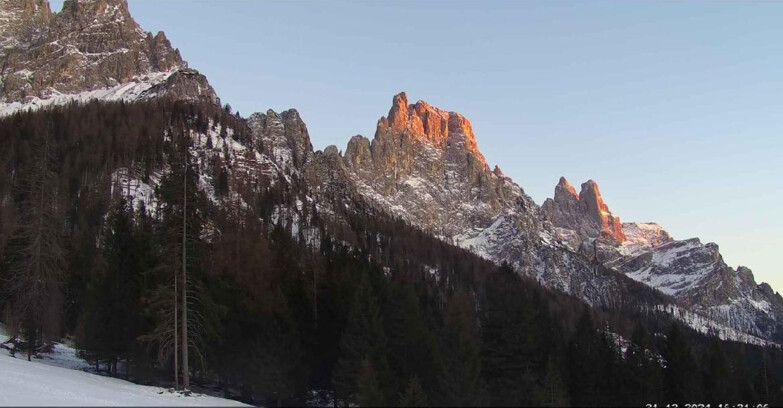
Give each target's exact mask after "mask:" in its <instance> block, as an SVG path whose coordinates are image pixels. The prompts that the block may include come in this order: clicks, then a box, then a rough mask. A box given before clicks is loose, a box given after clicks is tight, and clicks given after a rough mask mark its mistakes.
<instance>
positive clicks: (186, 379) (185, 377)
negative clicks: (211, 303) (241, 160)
mask: <svg viewBox="0 0 783 408" xmlns="http://www.w3.org/2000/svg"><path fill="white" fill-rule="evenodd" d="M183 174H184V175H183V176H182V181H183V188H182V191H183V193H182V387H183V388H184V389H185V390H188V389H190V372H189V368H188V295H187V287H188V284H187V283H188V272H187V263H186V254H187V253H186V250H187V249H186V238H187V211H188V167H187V163H186V164H185V172H184V173H183Z"/></svg>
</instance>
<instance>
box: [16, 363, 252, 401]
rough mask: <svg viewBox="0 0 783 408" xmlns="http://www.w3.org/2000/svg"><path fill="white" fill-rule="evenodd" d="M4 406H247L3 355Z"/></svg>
mask: <svg viewBox="0 0 783 408" xmlns="http://www.w3.org/2000/svg"><path fill="white" fill-rule="evenodd" d="M0 405H5V406H9V405H10V406H148V407H150V406H246V405H244V404H242V403H240V402H237V401H232V400H227V399H222V398H215V397H208V396H202V395H200V396H191V397H183V396H181V395H179V394H174V393H170V392H168V391H167V390H165V389H163V388H160V387H148V386H144V385H137V384H133V383H131V382H128V381H123V380H120V379H117V378H110V377H103V376H100V375H95V374H89V373H85V372H82V371H77V370H69V369H67V368H62V367H55V366H51V365H46V364H42V363H39V362H37V361H32V362H28V361H27V360H22V359H17V358H13V357H11V356H8V355H6V354H5V353H1V354H0Z"/></svg>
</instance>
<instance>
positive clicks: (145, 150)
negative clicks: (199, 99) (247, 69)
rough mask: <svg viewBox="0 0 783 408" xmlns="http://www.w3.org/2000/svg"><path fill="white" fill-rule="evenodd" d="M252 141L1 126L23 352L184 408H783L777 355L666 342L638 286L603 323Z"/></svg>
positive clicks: (137, 123) (671, 330)
mask: <svg viewBox="0 0 783 408" xmlns="http://www.w3.org/2000/svg"><path fill="white" fill-rule="evenodd" d="M251 133H252V132H251V129H250V127H249V125H248V124H247V122H246V121H245V120H244V119H242V118H241V117H240V116H239V115H238V114H234V113H232V112H231V110H230V109H229V108H219V107H217V106H215V105H212V104H194V103H186V102H174V101H170V100H166V99H158V100H154V101H148V102H138V103H123V102H117V103H99V102H92V103H89V104H84V105H78V104H71V105H66V106H60V107H53V108H50V109H46V110H41V111H38V112H34V113H16V114H14V115H12V116H8V117H6V118H3V119H0V143H2V146H3V148H2V150H0V277H1V278H2V280H0V310H2V315H0V316H1V318H0V320H2V321H3V322H4V323H6V325H7V326H8V327H9V329H11V331H12V332H13V333H14V334H15V335H16V338H15V340H14V341H15V342H16V346H17V347H18V348H19V349H20V350H24V351H25V352H27V353H29V355H30V356H31V357H32V356H33V355H35V354H36V353H38V352H40V351H41V350H43V349H45V348H46V345H47V343H48V342H50V341H52V340H57V339H61V338H63V337H66V336H71V337H73V338H74V339H75V342H76V344H77V346H78V347H79V349H80V350H82V352H83V354H84V356H85V357H87V358H88V359H89V360H90V361H93V362H94V363H95V365H96V366H98V367H99V368H100V369H102V370H104V371H105V372H106V373H107V374H109V375H112V376H118V377H124V378H129V379H131V380H133V381H135V382H139V383H143V384H156V385H164V386H167V385H172V384H173V383H174V381H175V379H174V378H175V370H176V369H175V367H180V369H179V371H180V372H179V373H178V375H177V377H183V378H184V377H185V376H184V375H183V369H182V368H181V367H182V364H183V363H184V361H183V359H185V361H186V362H188V363H189V366H186V367H188V368H186V369H184V371H186V372H187V374H188V376H189V377H190V380H191V384H192V385H191V387H193V388H196V387H199V388H201V389H203V390H206V391H209V392H213V393H219V394H222V395H226V396H229V397H233V398H236V399H239V400H242V401H245V402H249V403H256V404H269V405H272V404H286V405H301V404H304V403H305V402H307V401H308V400H309V399H310V398H311V397H312V393H313V391H319V392H324V393H326V394H328V395H329V396H330V398H337V399H339V400H340V401H342V402H351V403H355V404H359V405H361V406H372V405H403V406H423V405H443V406H465V405H492V406H495V405H514V406H519V405H549V406H554V405H577V406H587V405H593V406H603V405H644V404H646V403H654V402H657V403H666V402H678V403H681V404H682V403H695V402H698V403H708V402H710V403H714V404H717V403H727V402H737V401H742V402H743V403H756V402H761V403H769V404H770V405H779V404H783V392H782V391H781V380H782V379H783V353H781V351H780V350H779V349H778V348H773V347H767V348H762V347H759V346H753V345H748V344H741V343H732V342H726V341H721V340H718V339H717V338H716V337H706V336H703V335H701V334H698V333H696V332H694V331H692V330H691V329H688V328H685V327H683V326H681V325H680V324H679V323H674V322H673V321H672V319H671V317H670V316H669V315H667V314H663V313H657V312H654V311H652V310H648V309H646V308H644V307H642V306H643V305H644V304H667V303H669V302H671V299H669V298H667V297H666V296H664V295H662V294H660V293H659V292H656V291H654V290H652V289H649V288H647V287H645V286H643V285H641V284H638V283H636V282H633V281H631V280H630V279H627V278H624V277H621V278H618V279H621V281H623V282H626V283H624V285H626V287H625V290H627V291H628V293H632V296H628V298H629V299H632V301H629V302H626V303H624V304H622V305H620V306H618V307H615V308H611V309H609V308H590V307H588V306H587V305H586V304H585V303H584V302H583V301H581V300H579V299H577V298H576V297H572V296H568V295H565V294H563V293H559V292H554V291H552V290H549V289H546V288H543V287H542V286H541V285H540V284H539V283H538V282H536V281H534V280H532V279H528V278H524V277H520V276H519V274H517V273H515V272H514V270H513V269H512V268H511V267H509V266H507V265H502V266H500V267H498V266H497V265H495V264H494V263H491V262H489V261H487V260H485V259H482V258H479V257H478V256H476V255H474V254H473V253H471V252H469V251H467V250H465V249H461V248H458V247H455V246H452V245H449V244H448V243H446V242H444V241H442V240H438V239H436V238H435V237H433V236H432V235H430V234H427V233H425V232H423V231H421V230H419V229H417V228H414V227H413V226H411V225H410V224H408V223H406V222H404V221H402V220H400V219H398V218H395V217H392V216H390V215H388V214H387V213H386V212H384V211H383V209H382V208H379V207H378V206H376V205H372V204H371V203H367V202H365V201H364V200H362V199H361V197H359V196H357V195H353V194H351V193H350V191H349V190H345V191H343V192H341V193H339V194H338V193H335V192H334V191H315V190H314V189H313V188H312V187H311V186H310V185H309V183H308V181H307V180H308V179H307V178H306V177H304V176H303V175H302V174H300V173H298V172H295V171H294V172H286V171H284V169H283V168H282V167H276V166H274V165H273V163H272V162H274V160H275V158H274V157H272V158H268V157H266V156H264V154H265V153H264V152H266V151H268V149H265V148H264V143H269V141H267V140H265V139H263V138H261V139H256V138H253V137H251ZM265 160H268V161H265ZM270 163H272V164H270ZM131 180H134V182H135V183H136V184H135V185H134V184H133V183H132V182H131ZM142 185H143V186H145V188H139V186H142ZM594 270H595V273H603V274H610V273H615V272H612V271H610V270H607V269H606V268H604V267H603V266H601V265H595V267H594ZM622 279H625V280H622ZM183 300H184V303H183ZM185 304H186V305H187V320H186V321H187V326H183V317H184V316H183V314H182V309H183V306H184V305H185ZM183 333H187V335H188V339H189V341H188V343H189V347H188V348H187V349H186V350H182V349H181V347H180V346H179V345H180V343H181V338H180V337H178V336H181V335H182V334H183ZM183 351H186V353H183ZM0 369H1V368H0Z"/></svg>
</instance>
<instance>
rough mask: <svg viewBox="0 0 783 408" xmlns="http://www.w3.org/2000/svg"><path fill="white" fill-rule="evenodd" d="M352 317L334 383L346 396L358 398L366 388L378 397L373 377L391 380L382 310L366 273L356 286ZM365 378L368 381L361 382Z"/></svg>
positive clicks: (347, 398) (335, 372) (345, 334)
mask: <svg viewBox="0 0 783 408" xmlns="http://www.w3.org/2000/svg"><path fill="white" fill-rule="evenodd" d="M348 319H349V320H348V325H347V327H346V328H345V332H344V333H343V335H342V338H341V340H340V358H339V360H338V361H337V366H336V367H335V370H334V374H333V383H334V385H335V388H336V389H337V391H338V392H339V393H340V395H342V396H343V398H344V399H346V400H352V401H358V399H359V397H360V393H362V392H363V393H364V394H366V395H365V397H366V396H367V395H371V396H373V398H374V396H375V392H374V387H373V386H372V384H373V382H372V381H370V380H371V379H372V378H375V379H376V380H377V381H381V382H382V383H388V375H387V373H388V363H387V361H386V354H385V349H386V336H385V334H384V332H383V326H382V323H381V320H380V310H379V308H378V305H377V303H376V302H375V299H374V297H373V294H372V287H371V286H370V283H369V277H368V276H367V275H366V274H363V275H362V276H361V280H360V283H359V285H358V287H357V288H356V293H355V297H354V300H353V306H352V307H351V312H350V314H349V318H348ZM370 374H372V376H371V375H370ZM362 382H363V384H364V385H360V384H362ZM361 388H365V390H364V391H362V390H361ZM368 390H369V391H373V392H369V391H368Z"/></svg>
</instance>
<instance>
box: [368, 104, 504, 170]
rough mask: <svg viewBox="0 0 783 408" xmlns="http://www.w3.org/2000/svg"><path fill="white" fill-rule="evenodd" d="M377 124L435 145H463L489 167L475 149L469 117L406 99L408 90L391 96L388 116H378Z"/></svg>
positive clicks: (474, 139) (476, 148)
mask: <svg viewBox="0 0 783 408" xmlns="http://www.w3.org/2000/svg"><path fill="white" fill-rule="evenodd" d="M378 126H379V127H386V126H388V127H389V128H391V130H392V131H395V132H405V133H407V134H409V135H411V136H413V137H418V138H420V139H422V140H425V141H427V142H429V143H430V144H432V145H435V146H436V147H439V148H441V149H444V148H446V147H449V146H450V145H454V146H464V149H465V150H466V151H467V152H470V153H472V154H473V155H474V156H476V158H477V159H478V160H479V162H480V163H481V164H482V165H483V166H484V167H485V168H486V169H487V170H489V165H487V162H486V159H485V158H484V155H482V154H481V152H480V151H479V149H478V144H477V143H476V136H475V135H474V134H473V126H472V125H471V124H470V121H469V120H468V119H467V118H465V117H464V116H462V115H461V114H459V113H457V112H452V111H446V110H443V109H440V108H437V107H434V106H432V105H430V104H429V103H427V102H425V101H421V100H420V101H418V102H416V103H415V104H409V103H408V94H406V93H405V92H400V93H398V94H397V95H395V96H394V98H393V99H392V107H391V109H390V110H389V115H388V118H385V119H384V118H381V120H380V121H379V122H378Z"/></svg>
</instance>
